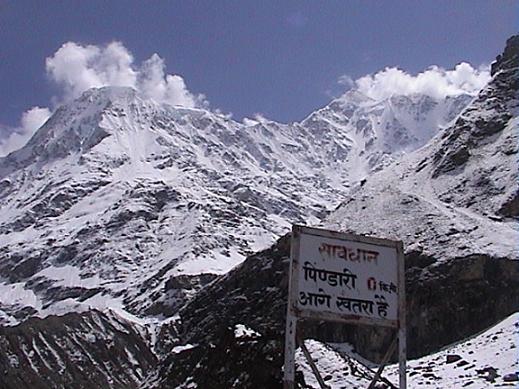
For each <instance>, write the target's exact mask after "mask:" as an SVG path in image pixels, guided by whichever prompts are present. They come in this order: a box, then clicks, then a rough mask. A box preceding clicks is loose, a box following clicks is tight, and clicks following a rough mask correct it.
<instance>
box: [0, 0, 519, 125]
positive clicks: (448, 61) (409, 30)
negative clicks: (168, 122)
mask: <svg viewBox="0 0 519 389" xmlns="http://www.w3.org/2000/svg"><path fill="white" fill-rule="evenodd" d="M518 17H519V1H512V0H499V1H478V0H467V1H461V0H457V1H451V0H449V1H441V0H436V1H416V0H415V1H367V0H363V1H354V0H351V1H279V0H278V1H269V0H262V1H215V0H209V1H205V0H204V1H187V0H186V1H115V0H112V1H94V0H89V1H58V0H52V1H27V0H0V34H1V35H0V37H1V42H2V43H1V44H0V85H2V90H3V93H2V94H1V96H0V99H1V101H0V104H1V107H2V109H1V110H0V126H1V127H2V128H3V132H4V135H5V133H7V132H8V131H12V130H14V129H15V128H16V127H17V126H19V125H20V124H19V122H20V118H21V115H22V113H23V112H25V111H27V110H28V109H30V108H31V107H34V106H40V107H49V108H50V110H52V109H54V108H55V105H56V104H57V102H61V101H65V99H66V95H67V93H66V92H64V90H63V83H61V84H60V82H59V80H58V78H57V77H58V76H56V75H54V76H52V74H49V70H48V69H46V58H49V57H52V56H53V55H54V54H55V53H56V52H57V50H58V49H59V48H60V47H61V46H62V45H63V44H64V43H66V42H75V44H77V45H78V46H81V45H83V47H84V46H86V45H96V46H98V47H106V45H107V44H109V43H110V42H113V41H118V42H121V44H122V45H123V46H124V48H125V49H126V50H127V51H128V52H130V53H131V54H132V55H133V65H132V66H141V65H140V64H142V62H143V61H146V60H147V59H149V58H150V57H151V56H152V55H153V54H154V53H157V54H158V55H159V56H160V57H161V58H162V59H163V62H164V64H165V67H166V69H165V70H166V72H167V73H170V74H176V75H180V76H181V77H182V78H183V81H184V82H185V84H186V85H187V86H186V88H187V89H188V90H189V93H192V94H193V95H198V94H200V93H203V94H204V95H205V96H206V100H207V101H209V103H210V106H211V107H213V108H218V109H220V110H222V111H223V112H232V114H233V117H234V118H235V119H241V118H242V117H243V116H252V115H254V114H255V113H261V114H263V115H264V116H267V117H268V118H271V119H275V120H278V121H283V122H288V121H294V120H301V119H302V118H304V117H305V116H306V115H307V114H308V113H309V112H311V111H312V110H314V109H316V108H318V107H320V106H322V105H324V104H326V103H327V102H328V101H329V100H330V99H331V97H332V96H336V95H338V94H340V92H341V91H342V90H344V88H345V86H343V85H340V84H338V80H339V79H340V77H341V76H344V75H346V76H347V77H346V79H347V78H348V77H350V78H351V79H357V78H359V77H361V76H364V75H366V74H370V73H374V72H377V71H379V70H381V69H384V68H385V67H399V68H401V69H403V70H405V71H406V72H409V73H411V74H416V73H418V72H420V71H423V70H424V69H426V68H428V67H429V66H431V65H438V66H440V67H443V68H445V69H451V68H453V67H454V66H455V65H456V64H457V63H459V62H462V61H466V62H469V63H470V64H472V65H473V66H474V67H477V66H479V65H481V64H488V63H490V62H491V61H492V60H493V59H494V57H495V56H496V55H497V54H498V53H499V52H501V51H502V49H503V47H504V43H505V40H506V38H507V37H509V36H510V35H512V34H513V33H516V31H517V26H518V23H517V22H518ZM62 70H63V69H62ZM61 76H62V77H63V73H62V74H61ZM343 79H344V78H343ZM62 80H63V78H62Z"/></svg>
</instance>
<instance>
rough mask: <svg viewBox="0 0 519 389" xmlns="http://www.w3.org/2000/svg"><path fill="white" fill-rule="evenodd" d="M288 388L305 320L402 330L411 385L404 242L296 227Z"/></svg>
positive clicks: (402, 369) (287, 355)
mask: <svg viewBox="0 0 519 389" xmlns="http://www.w3.org/2000/svg"><path fill="white" fill-rule="evenodd" d="M291 250H292V252H291V262H290V281H289V284H290V285H289V296H288V307H287V322H286V339H285V365H284V379H283V381H284V387H285V388H286V389H292V388H294V377H295V361H294V355H295V350H296V347H297V342H296V333H297V321H298V319H300V318H310V319H317V320H328V321H338V322H346V323H354V324H368V325H377V326H386V327H393V328H397V329H398V346H399V352H398V354H399V371H400V374H399V376H400V388H401V389H405V387H406V331H405V330H406V324H405V270H404V250H403V244H402V242H399V241H392V240H387V239H379V238H372V237H366V236H360V235H353V234H346V233H340V232H335V231H328V230H322V229H317V228H309V227H303V226H293V228H292V249H291Z"/></svg>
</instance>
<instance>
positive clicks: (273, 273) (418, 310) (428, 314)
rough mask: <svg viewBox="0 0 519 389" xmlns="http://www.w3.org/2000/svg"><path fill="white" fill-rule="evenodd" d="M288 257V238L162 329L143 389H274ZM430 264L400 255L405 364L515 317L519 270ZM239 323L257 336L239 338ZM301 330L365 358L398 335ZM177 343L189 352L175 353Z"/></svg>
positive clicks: (463, 261)
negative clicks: (154, 369)
mask: <svg viewBox="0 0 519 389" xmlns="http://www.w3.org/2000/svg"><path fill="white" fill-rule="evenodd" d="M289 252H290V249H289V236H285V237H284V238H282V239H280V240H279V241H278V243H277V244H276V245H275V246H273V247H272V248H271V249H269V250H265V251H263V252H261V253H258V254H256V255H253V256H251V257H249V258H248V259H247V260H246V261H245V262H244V263H243V264H242V265H241V266H240V267H239V268H237V269H236V270H234V271H232V272H231V273H229V274H228V275H226V276H224V277H222V278H220V279H219V280H217V281H216V282H214V283H213V284H211V285H209V286H208V287H207V288H205V289H203V290H202V291H201V292H200V293H199V294H198V295H197V296H196V297H195V298H194V299H193V300H192V301H191V302H190V303H189V304H188V305H187V306H186V307H185V308H184V309H182V310H181V312H180V316H181V320H180V321H179V322H177V323H175V324H174V325H173V326H172V327H170V328H165V329H163V333H162V335H161V338H160V340H159V343H163V344H166V343H167V344H169V346H168V347H166V348H165V349H164V354H165V355H167V356H166V357H165V358H164V359H163V360H162V361H161V363H160V369H159V374H158V378H157V379H156V381H155V382H154V383H153V384H151V385H150V387H161V388H175V387H177V386H180V387H184V386H182V385H184V384H186V385H187V384H188V383H190V382H193V383H196V384H197V385H198V387H211V388H233V387H235V388H267V387H268V388H276V387H279V388H281V387H282V365H283V354H284V326H285V312H286V300H287V289H288V264H289ZM435 262H436V261H434V258H430V257H426V256H420V255H419V254H418V253H417V252H412V253H409V254H408V255H406V263H407V264H408V265H409V266H407V270H406V288H407V296H408V299H407V309H408V312H407V323H408V328H407V330H408V340H407V341H408V355H409V357H419V356H422V355H425V354H428V353H430V352H433V351H437V350H439V349H440V348H441V347H443V346H445V345H447V344H450V343H453V342H456V341H458V340H460V339H463V338H466V337H468V336H470V335H473V334H475V333H477V332H479V331H481V330H483V329H485V328H487V327H489V326H491V325H493V324H495V323H496V321H498V320H500V319H501V318H504V317H506V316H507V315H509V314H511V313H512V312H514V311H516V310H518V309H519V262H517V261H513V260H507V259H503V258H490V257H486V256H477V255H474V256H471V257H467V258H459V259H457V260H453V261H449V262H442V263H440V264H437V263H435ZM237 324H243V325H245V326H246V327H248V328H251V329H252V330H254V331H256V332H258V333H259V334H260V336H257V337H251V338H238V337H236V336H235V335H234V332H233V328H234V327H235V326H236V325H237ZM300 331H301V332H302V333H303V334H304V337H305V338H315V339H320V340H322V341H331V342H344V341H347V342H351V343H352V344H353V345H354V346H355V347H356V349H357V351H358V352H360V353H361V354H363V355H364V356H366V357H368V358H370V359H372V360H380V359H381V358H382V356H383V354H384V352H385V350H386V349H387V348H388V346H389V343H390V342H391V340H392V337H393V336H394V335H395V334H394V331H393V330H388V329H383V328H375V327H359V326H353V325H339V324H334V323H320V322H306V323H303V324H302V325H301V326H300ZM179 339H182V344H191V345H195V347H193V348H191V349H189V350H185V351H182V352H180V353H178V354H174V353H173V354H172V353H171V348H172V347H173V346H175V345H177V344H179V342H180V341H179ZM394 358H396V355H395V356H394Z"/></svg>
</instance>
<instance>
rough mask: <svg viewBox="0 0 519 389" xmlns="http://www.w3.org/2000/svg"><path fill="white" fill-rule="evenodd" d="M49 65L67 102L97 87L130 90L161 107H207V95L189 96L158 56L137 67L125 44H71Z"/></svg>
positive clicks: (62, 47)
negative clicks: (132, 89)
mask: <svg viewBox="0 0 519 389" xmlns="http://www.w3.org/2000/svg"><path fill="white" fill-rule="evenodd" d="M45 64H46V70H47V74H48V75H49V77H50V79H51V80H52V81H54V82H56V83H57V84H58V85H59V86H61V87H62V88H63V96H62V98H63V99H65V100H68V99H72V98H75V97H78V96H79V95H80V94H81V93H82V92H84V91H85V90H87V89H89V88H93V87H102V86H129V87H132V88H135V89H137V90H138V91H139V92H141V93H142V94H143V95H144V96H145V97H150V98H153V99H154V100H156V101H158V102H161V103H168V104H172V105H180V106H183V107H188V108H192V107H196V106H200V105H205V104H206V101H205V98H204V96H203V95H194V94H192V93H191V92H189V90H188V89H187V87H186V84H185V82H184V79H183V78H182V77H181V76H179V75H175V74H166V71H165V68H166V65H165V63H164V60H163V59H162V58H161V57H160V56H159V55H158V54H153V55H152V56H151V57H150V58H149V59H147V60H146V61H144V62H143V63H142V64H140V65H136V64H135V60H134V57H133V55H132V53H131V52H130V51H129V50H128V49H127V48H126V47H124V45H123V44H122V43H121V42H112V43H110V44H108V45H106V46H96V45H80V44H78V43H75V42H67V43H65V44H63V45H62V46H61V47H60V48H59V49H58V50H57V51H56V52H55V53H54V54H53V55H52V56H51V57H48V58H47V59H46V63H45Z"/></svg>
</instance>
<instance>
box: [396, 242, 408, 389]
mask: <svg viewBox="0 0 519 389" xmlns="http://www.w3.org/2000/svg"><path fill="white" fill-rule="evenodd" d="M396 250H397V256H398V284H399V285H398V370H399V387H400V389H406V388H407V373H406V364H407V363H406V362H407V339H406V336H407V335H406V334H407V331H406V329H407V324H406V298H405V263H404V261H405V257H404V246H403V244H402V243H400V244H398V246H397V248H396Z"/></svg>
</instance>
